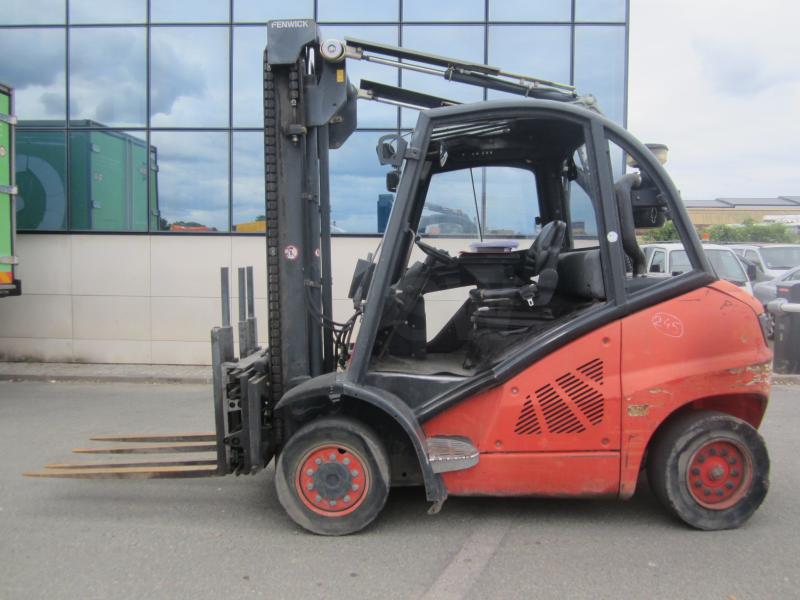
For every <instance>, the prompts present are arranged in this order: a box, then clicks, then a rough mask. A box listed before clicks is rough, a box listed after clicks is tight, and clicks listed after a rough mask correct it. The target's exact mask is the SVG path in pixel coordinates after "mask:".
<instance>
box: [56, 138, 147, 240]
mask: <svg viewBox="0 0 800 600" xmlns="http://www.w3.org/2000/svg"><path fill="white" fill-rule="evenodd" d="M69 163H70V183H69V190H70V195H69V202H70V228H71V229H89V230H93V231H147V227H148V221H151V220H152V225H154V226H155V225H157V222H156V219H155V218H153V217H155V216H157V211H151V210H150V209H149V208H148V203H147V189H148V185H147V183H148V177H147V169H148V152H147V141H146V138H145V134H144V132H125V131H114V130H102V131H101V130H92V131H74V130H73V131H72V132H70V134H69ZM156 198H157V196H156V197H154V198H153V202H154V207H153V208H154V209H157V201H156ZM153 212H155V214H151V213H153Z"/></svg>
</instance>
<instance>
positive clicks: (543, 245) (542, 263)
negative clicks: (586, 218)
mask: <svg viewBox="0 0 800 600" xmlns="http://www.w3.org/2000/svg"><path fill="white" fill-rule="evenodd" d="M566 234H567V224H566V223H564V221H550V222H549V223H548V224H547V225H545V226H544V227H542V230H541V231H540V232H539V235H537V236H536V239H535V240H534V241H533V245H532V246H531V249H530V253H531V254H533V260H534V275H538V274H539V273H541V272H542V271H543V270H544V269H553V268H555V267H556V264H557V263H558V255H559V253H560V252H561V248H562V247H563V246H564V238H565V237H566Z"/></svg>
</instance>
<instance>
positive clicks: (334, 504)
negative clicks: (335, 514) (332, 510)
mask: <svg viewBox="0 0 800 600" xmlns="http://www.w3.org/2000/svg"><path fill="white" fill-rule="evenodd" d="M328 504H330V505H331V506H336V500H331V501H330V502H329V503H328Z"/></svg>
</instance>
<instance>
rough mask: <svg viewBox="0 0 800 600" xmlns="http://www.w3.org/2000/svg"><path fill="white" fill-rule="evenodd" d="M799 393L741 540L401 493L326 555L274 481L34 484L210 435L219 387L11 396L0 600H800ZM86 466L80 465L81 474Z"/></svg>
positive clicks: (783, 411)
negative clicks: (90, 449) (165, 435)
mask: <svg viewBox="0 0 800 600" xmlns="http://www.w3.org/2000/svg"><path fill="white" fill-rule="evenodd" d="M798 426H800V388H797V387H776V388H774V390H773V398H772V402H771V404H770V408H769V410H768V412H767V417H766V420H765V423H764V425H763V427H762V433H763V434H764V436H765V437H766V439H767V443H768V446H769V449H770V453H771V457H772V474H771V488H770V492H769V495H768V496H767V499H766V501H765V502H764V504H763V505H762V507H761V509H760V510H759V511H758V512H757V513H756V514H755V515H754V516H753V518H752V519H751V520H750V521H749V522H748V523H747V524H746V525H745V526H744V527H742V528H741V529H739V530H735V531H724V532H699V531H694V530H691V529H689V528H687V527H686V526H684V525H682V524H681V523H679V522H677V521H675V520H673V519H672V518H670V517H669V516H668V515H666V513H665V512H664V511H662V510H661V508H660V507H659V505H658V504H657V503H656V501H655V499H654V498H653V497H652V496H651V494H650V492H649V491H648V490H647V487H646V483H645V484H643V485H642V486H640V489H639V491H638V492H637V494H636V495H635V497H634V498H633V499H632V500H629V501H627V502H621V501H579V500H574V501H572V500H570V501H565V500H541V499H514V500H508V499H492V498H451V499H449V500H448V501H447V502H446V503H445V505H444V508H443V510H442V512H441V513H440V514H439V515H436V516H428V515H427V514H426V511H427V508H428V505H427V503H426V502H425V498H424V494H423V493H422V491H421V490H419V489H400V490H393V491H392V494H391V496H390V499H389V502H388V504H387V506H386V509H385V510H384V513H383V514H382V515H381V516H380V517H379V519H378V520H377V521H376V522H375V523H374V524H373V525H372V526H371V527H370V528H369V529H368V530H367V531H365V532H363V533H361V534H358V535H354V536H349V537H345V538H321V537H317V536H313V535H310V534H307V533H305V532H304V531H303V530H301V529H299V528H298V527H297V526H296V525H295V524H294V523H293V522H292V521H291V520H290V519H289V518H288V517H287V516H286V515H285V514H284V513H283V510H282V509H281V507H280V505H279V504H278V500H277V498H276V495H275V491H274V487H273V485H272V479H273V473H272V471H271V469H270V470H267V472H265V473H261V474H259V475H257V476H253V477H238V478H237V477H227V478H211V479H200V480H177V481H144V482H137V481H72V480H55V479H54V480H42V479H29V478H23V477H22V476H21V472H22V471H26V470H31V469H36V468H38V467H40V466H41V465H43V464H44V463H45V462H49V461H53V460H61V459H70V460H76V457H75V456H70V453H69V450H70V448H73V447H75V446H80V445H84V444H85V442H86V440H87V439H88V437H89V436H90V435H93V434H98V433H124V432H172V431H202V430H211V429H212V427H213V418H212V414H211V391H210V387H209V386H207V385H185V384H184V385H153V384H141V383H140V384H131V383H92V384H87V383H45V382H2V383H0V456H2V460H0V599H2V600H11V599H17V598H25V599H28V598H52V599H61V598H80V599H90V598H103V599H110V598H136V599H142V598H170V599H180V598H192V599H197V598H220V597H225V598H237V599H238V598H270V599H273V598H292V599H295V600H296V599H299V598H381V599H387V598H437V599H438V598H473V599H479V598H480V599H483V598H526V599H531V598H537V599H539V598H587V599H588V598H591V599H592V600H598V599H603V598H609V599H611V598H613V599H620V598H652V599H658V598H670V599H674V598H702V599H720V600H730V599H731V598H735V599H736V600H744V599H747V598H753V599H763V598H798V597H800V512H798V511H797V510H796V505H797V502H798V498H797V495H798V492H800V461H798V460H797V455H796V454H795V451H796V442H795V439H796V437H797V431H798ZM77 459H78V460H80V457H78V458H77Z"/></svg>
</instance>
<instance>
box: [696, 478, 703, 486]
mask: <svg viewBox="0 0 800 600" xmlns="http://www.w3.org/2000/svg"><path fill="white" fill-rule="evenodd" d="M694 487H696V488H701V487H703V482H702V481H700V480H699V479H698V480H697V481H695V482H694Z"/></svg>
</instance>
